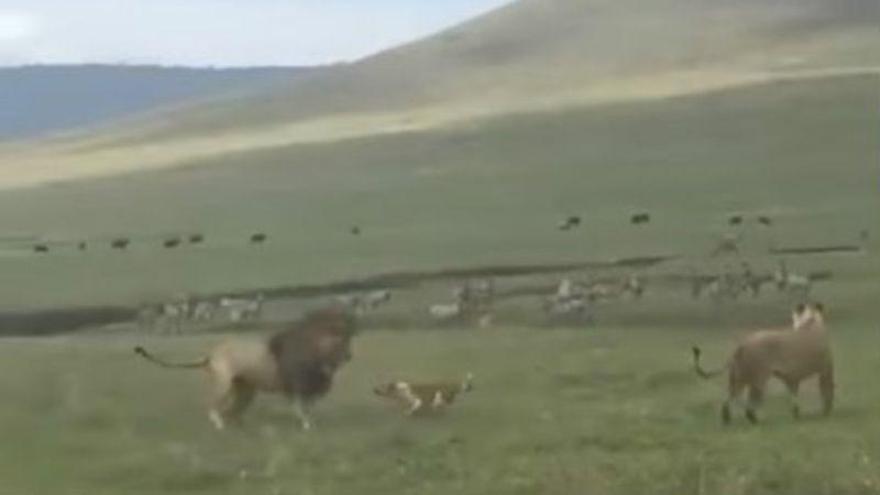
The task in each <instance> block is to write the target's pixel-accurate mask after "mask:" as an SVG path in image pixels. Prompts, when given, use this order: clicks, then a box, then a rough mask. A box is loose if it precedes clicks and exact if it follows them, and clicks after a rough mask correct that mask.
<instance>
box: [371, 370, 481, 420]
mask: <svg viewBox="0 0 880 495" xmlns="http://www.w3.org/2000/svg"><path fill="white" fill-rule="evenodd" d="M473 378H474V375H473V374H472V373H468V374H467V376H466V377H465V379H464V380H463V381H462V382H460V383H454V382H453V383H410V382H407V381H394V382H388V383H385V384H382V385H379V386H378V387H376V388H374V389H373V393H375V394H376V395H378V396H380V397H384V398H387V399H393V400H396V401H399V402H401V403H403V405H404V406H405V407H406V411H405V412H406V415H408V416H412V415H414V414H421V413H426V412H436V411H440V410H442V409H445V408H446V407H448V406H450V405H452V403H453V402H455V397H456V396H457V395H458V394H459V393H461V392H468V391H470V390H471V389H473Z"/></svg>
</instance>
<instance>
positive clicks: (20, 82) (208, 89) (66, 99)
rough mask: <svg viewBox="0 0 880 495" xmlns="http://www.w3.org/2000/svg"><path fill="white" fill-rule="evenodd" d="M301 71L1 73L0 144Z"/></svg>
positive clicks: (99, 68) (253, 88)
mask: <svg viewBox="0 0 880 495" xmlns="http://www.w3.org/2000/svg"><path fill="white" fill-rule="evenodd" d="M302 71H303V69H295V68H252V69H193V68H177V67H159V66H122V65H119V66H114V65H69V66H52V65H45V66H41V65H37V66H25V67H0V94H2V95H3V98H2V99H0V140H4V139H21V138H34V137H40V136H45V135H47V134H51V133H56V132H59V131H65V130H70V129H78V128H82V127H93V126H97V125H101V124H105V123H107V122H110V121H116V120H119V119H123V118H130V117H131V116H133V115H135V114H139V113H141V112H147V111H155V110H158V109H160V108H165V107H169V106H175V105H180V104H182V103H184V102H187V103H193V102H196V101H200V102H203V101H206V100H211V99H214V98H217V97H218V96H221V95H222V96H229V95H231V94H253V93H257V92H262V91H267V90H270V89H271V87H273V86H275V85H279V84H281V83H289V82H290V80H291V79H293V78H295V76H297V75H299V74H301V73H302Z"/></svg>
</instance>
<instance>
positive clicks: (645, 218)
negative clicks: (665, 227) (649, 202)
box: [629, 213, 651, 225]
mask: <svg viewBox="0 0 880 495" xmlns="http://www.w3.org/2000/svg"><path fill="white" fill-rule="evenodd" d="M629 222H630V223H631V224H633V225H644V224H646V223H650V222H651V214H650V213H635V214H633V215H632V216H631V217H630V218H629Z"/></svg>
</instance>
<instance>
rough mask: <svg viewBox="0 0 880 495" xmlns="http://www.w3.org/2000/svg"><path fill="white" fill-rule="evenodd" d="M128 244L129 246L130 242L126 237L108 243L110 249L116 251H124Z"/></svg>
mask: <svg viewBox="0 0 880 495" xmlns="http://www.w3.org/2000/svg"><path fill="white" fill-rule="evenodd" d="M129 244H131V240H130V239H128V238H127V237H120V238H117V239H113V240H112V241H110V247H111V248H113V249H118V250H120V251H125V250H126V249H127V248H128V245H129Z"/></svg>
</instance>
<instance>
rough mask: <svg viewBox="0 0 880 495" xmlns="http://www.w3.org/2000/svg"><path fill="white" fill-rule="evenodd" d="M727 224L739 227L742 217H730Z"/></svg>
mask: <svg viewBox="0 0 880 495" xmlns="http://www.w3.org/2000/svg"><path fill="white" fill-rule="evenodd" d="M727 223H728V224H730V225H741V224H742V223H743V217H742V215H731V216H730V218H728V219H727Z"/></svg>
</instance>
